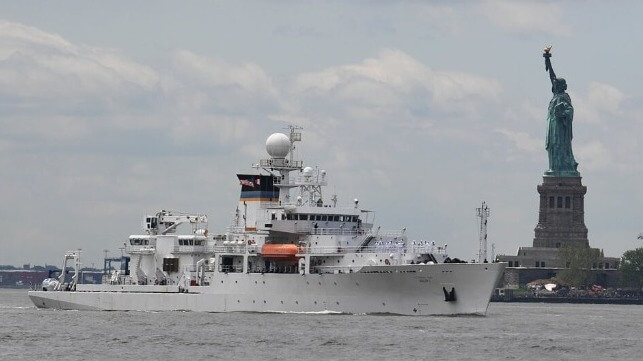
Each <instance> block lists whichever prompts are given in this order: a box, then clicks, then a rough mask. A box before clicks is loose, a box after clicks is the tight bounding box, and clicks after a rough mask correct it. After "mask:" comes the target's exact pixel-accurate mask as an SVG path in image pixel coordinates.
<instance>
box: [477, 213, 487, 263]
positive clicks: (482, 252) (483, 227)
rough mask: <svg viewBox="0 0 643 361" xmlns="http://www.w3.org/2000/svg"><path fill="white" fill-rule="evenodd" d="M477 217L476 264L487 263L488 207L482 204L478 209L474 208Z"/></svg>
mask: <svg viewBox="0 0 643 361" xmlns="http://www.w3.org/2000/svg"><path fill="white" fill-rule="evenodd" d="M476 211H477V214H478V217H480V248H479V249H478V262H479V263H483V262H484V263H486V262H487V218H489V214H490V210H489V207H487V205H486V204H485V202H482V206H481V207H480V208H476Z"/></svg>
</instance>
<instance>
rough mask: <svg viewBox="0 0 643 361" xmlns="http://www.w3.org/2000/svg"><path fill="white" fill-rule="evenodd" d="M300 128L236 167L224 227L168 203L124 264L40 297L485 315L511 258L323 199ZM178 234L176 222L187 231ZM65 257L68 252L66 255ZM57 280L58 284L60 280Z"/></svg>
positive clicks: (59, 302) (75, 305)
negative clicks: (248, 168) (462, 249)
mask: <svg viewBox="0 0 643 361" xmlns="http://www.w3.org/2000/svg"><path fill="white" fill-rule="evenodd" d="M301 139H302V137H301V132H300V128H298V127H294V126H293V127H290V132H289V134H288V135H286V134H282V133H275V134H272V135H271V136H270V137H269V138H268V139H267V141H266V150H267V152H268V155H269V158H266V159H261V160H260V162H259V163H258V164H256V165H255V166H254V169H255V172H253V173H248V174H237V179H238V180H239V185H240V188H241V190H240V197H239V203H238V204H237V206H236V209H235V211H234V216H233V220H232V224H231V225H230V227H229V228H228V229H227V231H226V232H225V233H221V234H210V233H209V232H208V227H207V217H206V216H205V215H203V214H188V213H179V212H171V211H165V210H162V211H160V212H157V213H156V214H154V215H151V216H146V217H145V218H144V222H143V230H144V234H139V235H132V236H130V237H129V239H128V242H127V246H126V249H125V251H126V253H127V254H129V257H130V261H129V262H128V268H127V271H125V272H120V271H113V272H112V273H111V274H108V275H105V277H104V282H103V284H101V285H83V284H77V283H76V282H75V281H73V283H72V282H70V283H68V284H64V279H63V280H48V281H47V282H48V283H47V285H51V284H54V285H55V287H53V289H52V286H49V289H47V290H46V291H44V290H43V291H32V292H30V294H29V295H30V297H31V299H32V300H33V302H34V304H35V305H36V306H38V307H52V308H62V309H106V310H145V311H148V310H152V311H156V310H194V311H209V312H229V311H252V312H327V311H330V312H346V313H395V314H408V315H427V314H484V313H485V312H486V310H487V306H488V302H489V297H490V295H491V292H492V290H493V288H494V286H495V284H496V281H497V280H498V278H499V277H500V275H501V274H502V271H503V269H504V267H505V265H504V264H499V263H485V264H466V263H459V262H453V261H452V260H451V259H450V258H449V257H448V255H447V252H446V245H445V246H437V245H436V244H435V242H427V241H415V240H412V241H410V240H408V239H407V237H406V234H405V233H406V232H405V229H399V230H389V231H385V230H382V229H380V227H374V225H373V224H372V223H371V221H370V220H369V218H370V216H369V215H370V212H369V211H366V210H363V209H361V208H360V206H359V201H358V200H357V199H355V200H354V201H353V202H351V204H350V205H348V206H338V205H337V203H338V200H337V197H336V196H333V197H331V199H330V201H328V200H327V199H326V198H324V195H323V189H324V187H325V186H326V185H327V177H328V175H327V172H326V171H325V170H323V169H319V168H318V167H314V168H313V167H304V165H303V162H302V161H300V160H296V159H295V157H294V149H295V142H298V141H301ZM185 229H188V231H183V232H182V233H180V232H179V230H185ZM65 259H67V258H65ZM56 282H58V283H59V284H56Z"/></svg>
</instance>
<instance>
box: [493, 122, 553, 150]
mask: <svg viewBox="0 0 643 361" xmlns="http://www.w3.org/2000/svg"><path fill="white" fill-rule="evenodd" d="M494 131H495V132H496V133H499V134H501V135H503V136H504V137H505V138H507V139H508V140H509V141H511V143H512V145H513V147H514V150H517V151H518V152H519V153H523V154H525V155H527V156H530V157H535V156H542V154H543V149H544V142H543V140H542V139H540V138H534V137H532V136H531V135H529V134H528V133H525V132H519V131H513V130H509V129H503V128H497V129H495V130H494Z"/></svg>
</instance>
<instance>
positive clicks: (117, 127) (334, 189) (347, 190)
mask: <svg viewBox="0 0 643 361" xmlns="http://www.w3.org/2000/svg"><path fill="white" fill-rule="evenodd" d="M642 13H643V2H638V1H620V2H618V3H617V5H615V4H614V3H612V2H603V1H573V2H572V1H412V0H408V1H404V0H400V1H383V0H380V1H377V0H372V1H360V0H355V1H339V0H337V1H330V0H329V1H294V0H292V1H290V0H277V1H270V2H267V1H185V2H175V1H136V2H125V1H122V2H114V1H111V2H104V1H66V2H37V1H17V2H8V1H7V2H0V229H1V230H2V232H0V264H12V265H22V264H23V263H31V264H56V265H58V264H60V263H61V262H62V257H63V254H64V252H65V251H68V250H74V249H78V248H81V249H82V250H83V261H84V262H85V265H87V266H91V265H92V264H94V265H95V266H102V257H103V255H104V253H103V252H104V250H107V251H108V252H109V254H110V255H117V254H118V252H119V251H118V247H120V246H122V244H123V242H124V241H125V240H127V237H128V236H129V235H130V234H140V233H142V230H141V223H142V220H143V216H144V215H145V214H154V213H156V212H157V211H159V210H161V209H167V210H175V211H185V212H195V213H205V214H207V215H208V217H209V228H210V232H212V233H222V232H225V228H226V227H227V226H228V225H229V224H230V222H231V221H232V217H233V212H234V210H235V208H236V205H237V201H238V197H239V184H238V180H237V178H236V176H235V174H236V173H240V172H248V171H250V170H251V165H252V164H253V163H257V162H258V161H259V160H260V159H262V158H266V157H267V154H266V152H265V140H266V138H267V137H268V136H269V135H270V134H272V133H275V132H287V129H286V128H287V126H288V125H289V124H296V125H298V126H301V127H302V128H303V131H302V132H303V142H301V143H298V145H297V150H296V153H295V154H296V158H299V159H302V160H303V161H304V165H308V166H313V167H314V166H319V167H320V169H325V170H326V171H327V173H328V180H329V186H328V187H327V189H326V192H325V196H326V197H327V198H330V196H331V195H332V194H337V197H338V199H339V201H338V203H339V204H343V205H349V204H352V201H353V199H355V198H357V199H359V201H360V205H361V206H362V207H364V208H366V209H369V210H375V211H376V213H375V219H374V221H375V223H376V224H378V225H380V226H381V227H382V228H383V229H391V230H394V229H401V228H402V227H405V228H406V229H407V234H408V236H409V238H411V239H427V240H436V241H437V242H439V243H440V244H442V243H446V244H448V245H449V251H450V254H451V255H452V256H456V257H459V258H464V259H473V258H474V257H475V254H476V253H477V252H478V229H479V224H478V218H477V216H476V208H477V207H480V204H481V202H483V201H485V202H486V203H487V204H488V206H489V208H490V218H489V224H488V234H489V235H488V239H489V250H491V244H492V243H493V244H494V245H495V252H496V254H516V251H517V249H518V247H520V246H531V245H532V242H533V237H534V227H535V226H536V223H537V219H538V193H537V191H536V186H537V185H538V184H539V183H541V182H542V176H543V172H544V171H545V170H546V169H547V167H548V165H547V153H546V151H545V149H544V142H545V132H546V116H547V106H548V103H549V100H550V98H551V84H550V81H549V77H548V74H547V73H546V72H545V67H544V61H543V58H542V49H543V47H544V46H545V45H548V44H551V45H552V46H553V48H552V54H553V57H552V63H553V67H554V70H555V71H556V74H557V75H558V76H559V77H564V78H565V79H566V80H567V84H568V92H569V94H570V96H571V98H572V102H573V105H574V110H575V116H574V140H573V148H574V154H575V156H576V160H577V161H578V162H579V163H580V165H579V167H578V169H579V171H580V173H581V176H582V177H583V184H584V185H586V186H587V194H586V196H585V224H586V225H587V227H588V229H589V241H590V245H591V246H593V247H598V248H602V249H603V250H604V252H605V255H607V256H613V257H619V256H621V255H622V254H623V252H624V251H626V250H628V249H633V248H637V247H641V246H642V245H643V243H642V242H643V241H641V240H637V235H638V234H639V233H640V232H643V217H642V215H643V160H642V159H641V154H643V144H642V142H641V138H642V135H643V71H642V70H641V64H643V45H641V42H640V40H639V37H640V36H639V35H640V34H643V23H642V22H641V21H640V14H642ZM637 34H638V35H637Z"/></svg>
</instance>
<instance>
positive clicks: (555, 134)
mask: <svg viewBox="0 0 643 361" xmlns="http://www.w3.org/2000/svg"><path fill="white" fill-rule="evenodd" d="M543 57H544V58H545V71H549V78H550V79H551V91H552V93H554V94H553V97H552V98H551V101H550V102H549V114H548V115H547V139H546V141H545V149H547V154H548V156H549V170H547V171H546V172H545V175H547V176H553V177H578V176H579V175H580V173H578V170H577V167H578V163H576V160H574V154H573V152H572V138H573V136H572V120H573V119H574V107H572V99H571V98H570V97H569V94H567V93H566V92H565V90H567V82H566V81H565V79H563V78H556V74H555V73H554V69H553V68H552V66H551V60H550V58H551V46H549V47H546V48H545V52H544V54H543Z"/></svg>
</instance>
